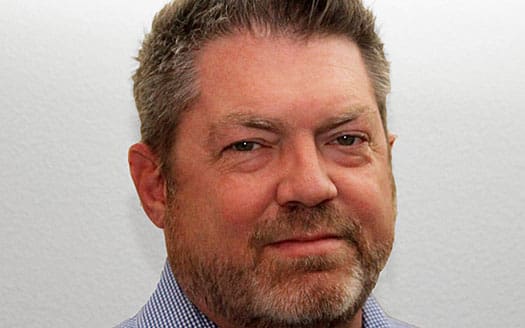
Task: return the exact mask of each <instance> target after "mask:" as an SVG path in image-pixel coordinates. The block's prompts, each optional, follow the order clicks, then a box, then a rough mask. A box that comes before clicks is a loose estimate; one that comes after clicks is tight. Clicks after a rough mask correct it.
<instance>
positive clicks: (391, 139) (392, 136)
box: [388, 133, 397, 149]
mask: <svg viewBox="0 0 525 328" xmlns="http://www.w3.org/2000/svg"><path fill="white" fill-rule="evenodd" d="M396 140H397V135H395V134H392V133H389V134H388V144H389V145H390V149H392V147H394V143H395V142H396Z"/></svg>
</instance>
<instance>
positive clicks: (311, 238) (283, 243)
mask: <svg viewBox="0 0 525 328" xmlns="http://www.w3.org/2000/svg"><path fill="white" fill-rule="evenodd" d="M344 244H345V241H344V240H343V238H341V237H340V236H338V235H335V234H326V233H320V234H319V233H317V234H305V235H298V236H293V237H289V238H283V239H280V240H278V241H275V242H272V243H270V244H269V245H267V246H268V248H270V249H271V250H272V251H275V252H278V253H281V254H283V255H286V256H291V257H300V256H311V255H323V254H329V253H332V252H335V251H337V250H338V249H340V248H341V247H343V245H344Z"/></svg>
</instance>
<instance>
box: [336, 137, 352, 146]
mask: <svg viewBox="0 0 525 328" xmlns="http://www.w3.org/2000/svg"><path fill="white" fill-rule="evenodd" d="M354 140H355V138H354V137H352V136H342V137H340V138H339V141H340V142H341V144H343V145H351V144H353V143H354Z"/></svg>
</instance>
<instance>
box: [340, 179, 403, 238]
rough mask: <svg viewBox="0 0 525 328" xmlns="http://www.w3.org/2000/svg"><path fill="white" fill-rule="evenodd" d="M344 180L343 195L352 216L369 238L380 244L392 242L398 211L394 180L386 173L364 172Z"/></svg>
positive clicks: (341, 192)
mask: <svg viewBox="0 0 525 328" xmlns="http://www.w3.org/2000/svg"><path fill="white" fill-rule="evenodd" d="M341 181H342V183H340V184H339V185H340V186H341V187H340V188H338V190H339V196H340V197H341V199H342V201H343V202H344V204H345V206H346V207H347V208H348V212H349V213H350V215H353V216H354V217H355V218H356V219H357V220H359V223H360V224H361V226H362V227H363V232H364V234H365V235H366V237H367V239H368V240H375V241H378V242H381V241H386V240H389V239H391V238H392V236H393V233H394V223H395V208H394V200H393V197H392V184H391V180H390V178H389V177H388V176H385V175H384V174H381V175H375V174H369V173H368V172H360V173H356V174H352V175H351V176H346V177H344V178H343V179H342V180H341Z"/></svg>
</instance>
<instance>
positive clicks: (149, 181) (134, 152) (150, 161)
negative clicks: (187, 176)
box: [128, 143, 166, 229]
mask: <svg viewBox="0 0 525 328" xmlns="http://www.w3.org/2000/svg"><path fill="white" fill-rule="evenodd" d="M128 162H129V169H130V172H131V177H132V178H133V183H134V184H135V189H137V193H138V195H139V198H140V201H141V203H142V207H143V208H144V211H145V212H146V214H147V215H148V217H149V219H150V220H151V222H153V224H155V225H156V226H157V227H159V228H161V229H163V228H164V223H165V222H164V216H165V213H166V180H165V179H164V176H163V175H162V172H161V170H160V166H159V159H158V157H157V156H156V155H155V154H154V153H153V151H151V149H150V148H149V147H148V146H147V145H145V144H143V143H137V144H135V145H133V146H131V147H130V148H129V152H128Z"/></svg>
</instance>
